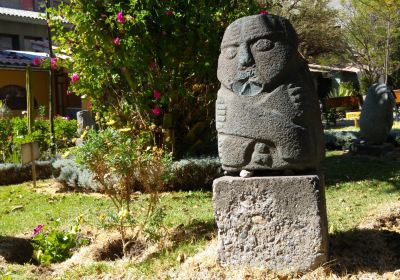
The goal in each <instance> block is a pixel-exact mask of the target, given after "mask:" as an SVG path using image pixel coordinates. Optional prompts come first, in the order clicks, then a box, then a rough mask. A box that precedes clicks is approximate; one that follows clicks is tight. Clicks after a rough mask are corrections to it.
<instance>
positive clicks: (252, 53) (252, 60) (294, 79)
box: [216, 15, 324, 172]
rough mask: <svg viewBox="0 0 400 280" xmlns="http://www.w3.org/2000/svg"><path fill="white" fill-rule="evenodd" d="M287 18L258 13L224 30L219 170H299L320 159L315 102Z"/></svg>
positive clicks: (218, 117)
mask: <svg viewBox="0 0 400 280" xmlns="http://www.w3.org/2000/svg"><path fill="white" fill-rule="evenodd" d="M297 46H298V42H297V35H296V32H295V31H294V29H293V27H292V25H291V24H290V23H289V22H288V20H286V19H284V18H282V17H279V16H275V15H255V16H249V17H244V18H241V19H238V20H237V21H235V22H233V23H232V24H231V25H230V26H229V27H228V28H227V30H226V31H225V34H224V38H223V40H222V43H221V54H220V57H219V61H218V79H219V80H220V82H221V84H222V85H221V88H220V90H219V91H218V96H217V101H216V128H217V131H218V152H219V156H220V159H221V164H222V168H223V169H224V170H226V171H228V172H238V171H240V170H243V169H244V170H286V169H293V170H304V169H309V168H317V166H318V164H319V161H320V160H321V158H322V157H323V154H324V145H323V130H322V124H321V118H320V110H319V105H318V99H317V95H316V92H315V91H314V87H313V85H312V79H311V74H310V72H309V70H308V68H307V65H306V62H305V61H304V60H303V59H302V58H301V57H300V55H299V54H298V52H297Z"/></svg>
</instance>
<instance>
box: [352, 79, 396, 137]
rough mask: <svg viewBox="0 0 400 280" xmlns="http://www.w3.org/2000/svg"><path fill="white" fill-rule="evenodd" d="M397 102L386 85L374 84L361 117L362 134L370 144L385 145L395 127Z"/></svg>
mask: <svg viewBox="0 0 400 280" xmlns="http://www.w3.org/2000/svg"><path fill="white" fill-rule="evenodd" d="M394 104H395V101H394V97H393V94H392V92H391V90H390V89H389V88H388V87H387V86H386V85H385V84H373V85H372V86H371V87H370V88H369V89H368V93H367V96H366V97H365V102H364V104H363V107H362V109H361V115H360V134H361V137H362V138H363V139H364V140H366V141H367V142H368V144H382V143H384V142H385V141H386V140H387V138H388V136H389V133H390V130H391V129H392V125H393V107H394Z"/></svg>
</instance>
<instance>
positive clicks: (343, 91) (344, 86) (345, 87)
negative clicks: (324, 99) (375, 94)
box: [328, 82, 357, 98]
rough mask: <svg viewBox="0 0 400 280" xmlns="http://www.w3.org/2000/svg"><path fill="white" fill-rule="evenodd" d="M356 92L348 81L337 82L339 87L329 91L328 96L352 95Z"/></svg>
mask: <svg viewBox="0 0 400 280" xmlns="http://www.w3.org/2000/svg"><path fill="white" fill-rule="evenodd" d="M356 94H357V92H356V90H355V89H354V86H353V84H352V83H350V82H348V83H347V82H341V83H339V87H338V88H337V89H333V90H332V91H330V92H329V94H328V97H329V98H334V97H345V96H354V95H356Z"/></svg>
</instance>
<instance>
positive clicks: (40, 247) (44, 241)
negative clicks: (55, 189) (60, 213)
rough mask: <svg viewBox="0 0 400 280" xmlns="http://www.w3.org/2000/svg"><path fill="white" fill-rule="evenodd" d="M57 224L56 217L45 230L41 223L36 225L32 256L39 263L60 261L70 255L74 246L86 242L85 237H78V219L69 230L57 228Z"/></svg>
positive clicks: (85, 243)
mask: <svg viewBox="0 0 400 280" xmlns="http://www.w3.org/2000/svg"><path fill="white" fill-rule="evenodd" d="M78 220H79V219H78ZM59 224H60V221H59V219H57V220H55V221H54V222H53V225H52V226H51V227H50V229H48V230H47V231H46V232H44V230H45V229H46V228H45V227H43V226H42V225H38V226H37V227H36V228H35V230H34V237H33V238H32V246H33V248H34V251H33V258H34V259H35V260H37V261H38V262H39V263H41V264H51V263H57V262H62V261H64V260H66V259H68V258H69V257H70V256H71V255H72V250H73V249H74V248H76V247H79V246H81V245H87V244H88V240H87V239H78V233H79V221H77V222H76V224H75V225H73V226H72V227H71V229H70V230H69V231H61V230H59V229H58V227H59Z"/></svg>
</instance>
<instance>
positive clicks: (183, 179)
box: [167, 156, 223, 190]
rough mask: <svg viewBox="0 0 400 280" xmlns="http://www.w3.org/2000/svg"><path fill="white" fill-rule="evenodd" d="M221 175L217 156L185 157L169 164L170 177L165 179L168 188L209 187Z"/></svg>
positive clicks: (192, 188)
mask: <svg viewBox="0 0 400 280" xmlns="http://www.w3.org/2000/svg"><path fill="white" fill-rule="evenodd" d="M222 175H223V171H222V168H221V163H220V161H219V158H218V157H217V156H215V157H201V158H185V159H181V160H179V161H175V162H174V163H173V165H172V166H171V178H169V180H168V181H167V187H168V189H169V190H198V189H210V187H211V186H212V182H213V180H214V179H216V178H218V177H220V176H222Z"/></svg>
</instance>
